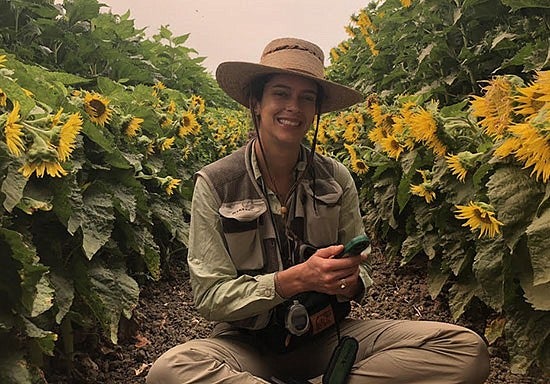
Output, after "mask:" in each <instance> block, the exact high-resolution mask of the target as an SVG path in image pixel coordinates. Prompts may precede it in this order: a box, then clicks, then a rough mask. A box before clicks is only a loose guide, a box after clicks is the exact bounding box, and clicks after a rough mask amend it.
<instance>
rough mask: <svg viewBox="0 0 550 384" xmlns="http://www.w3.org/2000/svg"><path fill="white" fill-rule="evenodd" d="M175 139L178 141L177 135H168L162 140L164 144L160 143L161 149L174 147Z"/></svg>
mask: <svg viewBox="0 0 550 384" xmlns="http://www.w3.org/2000/svg"><path fill="white" fill-rule="evenodd" d="M174 141H176V138H175V137H167V138H166V139H164V140H163V141H162V144H161V145H160V150H161V151H166V150H168V149H170V148H172V145H173V144H174Z"/></svg>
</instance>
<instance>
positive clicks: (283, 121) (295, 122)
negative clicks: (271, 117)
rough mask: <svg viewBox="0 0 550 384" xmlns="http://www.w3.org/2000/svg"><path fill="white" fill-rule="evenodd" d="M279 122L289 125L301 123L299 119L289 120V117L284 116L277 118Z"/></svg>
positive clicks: (295, 125) (294, 125) (293, 125)
mask: <svg viewBox="0 0 550 384" xmlns="http://www.w3.org/2000/svg"><path fill="white" fill-rule="evenodd" d="M277 122H278V123H279V124H282V125H289V126H291V127H298V126H299V125H300V122H299V121H296V120H288V119H282V118H278V119H277Z"/></svg>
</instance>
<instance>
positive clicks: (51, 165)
mask: <svg viewBox="0 0 550 384" xmlns="http://www.w3.org/2000/svg"><path fill="white" fill-rule="evenodd" d="M19 172H21V173H22V174H23V176H25V177H26V178H29V177H30V176H31V175H32V174H33V173H35V172H36V177H43V176H44V174H46V173H47V174H48V175H49V176H51V177H62V176H65V175H67V171H66V170H64V169H63V167H62V166H61V164H59V162H57V161H38V162H32V163H25V164H23V166H22V167H21V168H19Z"/></svg>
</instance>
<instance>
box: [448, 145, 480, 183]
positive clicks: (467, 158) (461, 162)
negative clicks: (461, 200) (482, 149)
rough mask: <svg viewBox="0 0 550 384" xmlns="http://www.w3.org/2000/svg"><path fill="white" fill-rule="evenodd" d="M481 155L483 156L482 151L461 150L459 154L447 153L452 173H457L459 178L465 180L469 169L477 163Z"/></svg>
mask: <svg viewBox="0 0 550 384" xmlns="http://www.w3.org/2000/svg"><path fill="white" fill-rule="evenodd" d="M479 156H481V153H471V152H469V151H464V152H460V153H459V154H458V155H447V156H445V159H446V161H447V166H448V167H449V168H450V170H451V173H452V174H453V175H457V178H458V180H460V181H461V182H464V180H465V178H466V174H467V173H468V170H469V169H472V168H473V167H474V166H475V165H476V160H477V158H479Z"/></svg>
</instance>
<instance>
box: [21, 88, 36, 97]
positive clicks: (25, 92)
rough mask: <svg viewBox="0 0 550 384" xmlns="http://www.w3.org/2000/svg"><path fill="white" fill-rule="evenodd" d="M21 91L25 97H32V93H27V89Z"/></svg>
mask: <svg viewBox="0 0 550 384" xmlns="http://www.w3.org/2000/svg"><path fill="white" fill-rule="evenodd" d="M21 90H22V91H23V93H24V94H25V96H27V97H33V96H34V93H32V92H31V91H29V90H28V89H25V88H21Z"/></svg>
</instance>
